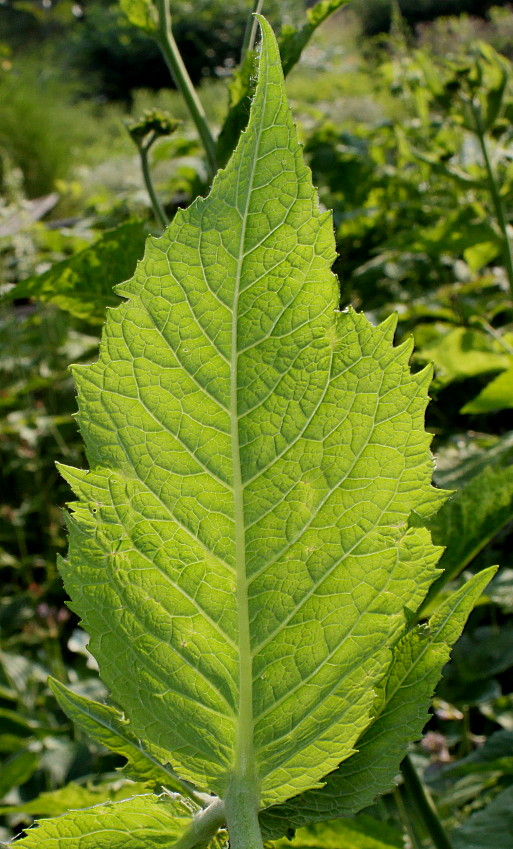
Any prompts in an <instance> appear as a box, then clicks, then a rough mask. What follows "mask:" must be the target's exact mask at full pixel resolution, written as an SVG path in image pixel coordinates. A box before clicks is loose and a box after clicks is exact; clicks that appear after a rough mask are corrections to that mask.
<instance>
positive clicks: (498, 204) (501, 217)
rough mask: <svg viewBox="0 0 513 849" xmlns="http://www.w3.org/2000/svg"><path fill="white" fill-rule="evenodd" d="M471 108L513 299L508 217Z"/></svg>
mask: <svg viewBox="0 0 513 849" xmlns="http://www.w3.org/2000/svg"><path fill="white" fill-rule="evenodd" d="M470 108H471V110H472V115H473V117H474V123H475V128H476V135H477V138H478V141H479V146H480V148H481V153H482V155H483V160H484V165H485V168H486V175H487V178H488V188H489V190H490V195H491V198H492V203H493V207H494V210H495V215H496V218H497V223H498V225H499V228H500V230H501V233H502V238H503V258H504V266H505V268H506V274H507V276H508V282H509V288H510V291H511V297H512V298H513V254H512V250H511V241H510V239H509V236H508V225H507V221H506V215H505V212H504V204H503V203H502V198H501V195H500V191H499V186H498V185H497V180H496V177H495V172H494V170H493V167H492V162H491V159H490V153H489V151H488V145H487V143H486V137H485V132H484V129H483V125H482V123H481V117H480V115H479V112H478V110H477V108H476V106H475V103H474V102H473V101H472V100H471V103H470Z"/></svg>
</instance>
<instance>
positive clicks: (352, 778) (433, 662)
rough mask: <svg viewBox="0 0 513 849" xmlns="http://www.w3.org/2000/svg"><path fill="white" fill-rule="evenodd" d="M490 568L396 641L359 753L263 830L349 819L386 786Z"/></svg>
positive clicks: (274, 832)
mask: <svg viewBox="0 0 513 849" xmlns="http://www.w3.org/2000/svg"><path fill="white" fill-rule="evenodd" d="M494 572H495V568H494V567H492V568H491V569H487V570H485V571H483V572H481V573H480V574H479V575H476V576H474V577H473V578H471V580H470V581H467V583H466V584H464V585H463V586H462V587H460V589H459V590H458V591H457V592H455V593H453V594H452V595H451V596H450V597H449V598H448V599H447V600H446V601H445V602H444V603H443V604H442V605H440V607H439V608H438V610H437V611H435V613H434V614H433V615H432V617H431V619H430V620H429V623H428V626H427V627H426V626H417V627H416V628H414V629H413V630H411V631H409V632H408V633H407V634H406V635H405V636H404V637H403V638H402V639H401V640H400V641H399V642H398V644H397V646H396V647H395V649H394V654H393V662H392V665H391V667H390V670H389V672H388V675H387V677H386V678H385V679H384V680H383V682H382V684H381V686H380V687H379V688H378V692H377V697H376V703H375V706H374V711H373V713H374V721H373V723H372V724H371V725H370V726H369V728H368V729H367V730H366V731H365V733H364V734H363V735H362V737H361V738H360V740H359V742H358V751H357V752H356V753H355V754H354V755H353V756H352V757H351V758H349V759H348V760H347V761H346V762H345V763H343V764H341V766H340V767H339V769H337V770H336V771H335V772H333V773H331V774H330V775H328V776H326V778H325V785H324V787H323V788H322V789H320V790H310V791H309V792H307V793H303V794H301V795H299V796H298V797H297V798H295V799H291V800H289V801H288V802H286V803H285V804H284V805H277V806H275V807H273V808H270V809H269V810H267V811H264V812H263V814H262V815H261V820H262V825H263V828H264V830H265V833H266V834H269V835H270V836H278V835H280V834H283V833H284V832H286V830H287V828H289V827H290V826H301V825H303V824H305V823H311V822H316V821H318V820H323V819H331V818H334V817H340V816H349V815H351V814H354V813H355V812H356V811H359V810H361V809H362V808H364V807H366V806H368V805H370V804H371V803H372V802H373V801H374V799H375V797H376V796H377V795H378V794H379V793H383V792H384V791H385V790H388V789H389V788H390V786H391V785H392V783H393V780H394V777H395V776H396V775H397V773H398V771H399V764H400V762H401V760H402V759H403V757H404V755H405V754H406V749H407V745H408V743H409V742H411V741H413V740H415V739H417V738H418V737H420V735H421V732H422V729H423V727H424V725H425V723H426V720H427V712H428V708H429V706H430V702H431V696H432V694H433V691H434V689H435V686H436V684H437V681H438V679H439V678H440V675H441V674H442V669H443V667H444V665H445V664H446V663H447V660H448V659H449V655H450V651H451V646H452V645H453V643H454V642H455V641H456V640H457V639H458V637H459V635H460V634H461V631H462V630H463V626H464V625H465V622H466V620H467V617H468V615H469V613H470V611H471V609H472V607H473V606H474V604H475V602H476V599H477V598H478V597H479V595H480V594H481V592H482V591H483V589H484V588H485V586H486V585H487V583H488V581H489V580H490V578H491V577H492V575H493V574H494Z"/></svg>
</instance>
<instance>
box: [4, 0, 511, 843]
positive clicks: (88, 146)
mask: <svg viewBox="0 0 513 849" xmlns="http://www.w3.org/2000/svg"><path fill="white" fill-rule="evenodd" d="M225 5H226V4H216V3H215V2H207V0H202V2H201V3H199V4H198V3H195V4H194V5H193V4H189V3H187V2H185V0H184V2H180V3H178V4H177V11H176V28H175V31H176V35H177V38H178V40H179V43H180V45H181V47H182V49H183V51H184V56H185V58H186V61H187V64H188V67H189V69H190V72H191V75H192V76H193V78H194V79H195V80H196V81H200V80H202V83H201V86H200V96H201V98H202V100H203V101H204V103H205V106H206V109H207V114H208V116H209V118H210V120H211V121H212V123H213V125H214V126H215V127H216V128H219V127H220V126H221V124H222V120H223V117H224V113H225V111H226V108H227V104H228V97H227V86H228V84H229V81H230V74H231V72H232V69H233V67H234V66H235V65H236V64H237V63H238V61H239V55H240V44H241V39H242V33H243V31H244V28H245V23H246V15H247V11H248V6H249V4H248V3H247V2H245V0H240V2H236V3H233V4H230V12H229V14H228V15H227V14H226V12H225ZM220 6H222V7H223V11H222V12H221V11H220ZM400 7H401V10H402V12H403V13H404V16H402V15H400V14H399V13H398V9H399V6H398V4H395V5H394V4H387V3H385V2H380V1H379V0H367V2H365V3H364V2H363V0H355V2H354V4H353V10H354V11H353V12H351V11H349V10H344V11H342V12H340V13H339V14H338V16H336V17H333V18H332V19H331V21H330V24H329V25H325V26H324V28H320V29H319V30H318V31H317V33H316V35H315V37H314V39H313V40H312V41H311V42H310V44H309V46H308V48H307V49H306V50H305V52H304V53H303V57H302V60H301V62H300V64H299V65H298V66H297V67H296V68H295V69H294V70H293V71H292V72H291V74H290V76H289V78H288V91H289V96H290V98H291V100H292V102H293V107H294V115H295V118H296V119H298V120H299V122H300V132H301V134H302V138H303V142H304V144H305V153H306V156H307V159H308V161H309V163H310V165H311V168H312V170H313V175H314V182H315V183H316V185H317V186H318V188H319V193H320V197H321V202H322V203H323V204H324V205H325V206H326V207H329V208H333V209H334V221H335V227H336V237H337V246H338V251H339V259H338V260H337V263H336V266H335V270H336V271H337V273H338V275H339V278H340V282H341V304H342V306H346V305H348V304H352V305H354V306H356V307H357V308H359V309H363V310H364V311H365V312H366V313H367V314H368V315H369V316H370V317H371V318H372V319H373V320H381V319H382V318H384V317H385V316H387V315H388V314H389V313H390V312H392V311H394V310H395V311H397V312H398V313H399V329H398V335H399V337H405V336H407V335H410V334H413V336H414V338H415V342H416V353H415V361H416V363H418V366H419V367H420V366H421V365H422V364H424V362H426V361H432V362H434V365H435V380H434V383H433V386H432V391H431V395H432V398H433V400H432V403H431V404H430V406H429V408H428V419H427V423H428V428H429V429H430V430H431V431H432V433H433V435H434V441H433V450H434V452H435V455H436V464H437V467H436V472H435V480H436V483H437V484H438V485H440V486H443V487H446V488H451V489H454V490H455V491H456V494H455V496H454V498H453V499H452V501H450V502H449V503H448V505H447V506H446V507H445V508H443V510H442V512H441V513H440V514H439V516H438V517H436V518H435V520H434V521H433V526H432V532H433V535H434V538H435V541H436V542H437V543H440V544H443V545H445V546H447V550H446V553H445V555H444V558H443V560H442V566H444V568H445V572H444V575H443V576H442V578H441V579H440V582H439V585H438V591H439V595H438V597H437V601H439V600H440V598H443V596H444V593H445V592H446V589H447V588H448V587H451V588H454V587H457V586H459V585H461V584H462V583H463V582H464V581H465V579H466V577H468V575H469V573H475V572H477V571H479V570H481V569H483V568H484V567H486V566H488V565H492V564H495V563H499V564H500V567H501V568H500V570H499V572H498V574H497V577H496V578H495V579H494V581H493V582H492V584H491V586H490V588H489V590H488V591H487V596H486V597H485V598H484V599H483V600H482V603H481V605H480V606H479V607H478V608H477V609H476V610H475V611H474V613H473V614H472V616H471V619H470V622H469V625H468V627H467V630H466V632H465V635H464V637H463V638H462V640H461V641H460V643H459V644H458V646H457V648H456V650H455V651H454V653H453V657H452V660H451V662H450V663H449V664H448V666H447V667H446V671H445V674H444V679H443V681H442V683H441V684H440V686H439V688H438V691H437V694H436V697H435V700H434V703H433V715H432V718H431V720H430V723H429V725H428V727H427V729H426V732H425V736H424V738H423V740H422V742H421V743H420V744H419V745H418V746H417V747H416V749H415V751H414V753H413V755H414V762H415V763H416V765H417V766H418V768H419V770H420V771H421V773H423V775H424V778H425V780H426V782H427V783H428V784H429V786H430V788H431V791H432V793H433V796H434V799H435V801H436V803H437V805H438V807H439V810H440V813H441V816H442V817H443V819H444V821H445V824H446V826H447V828H448V829H449V830H452V829H455V828H457V827H460V828H459V830H458V831H457V832H455V835H456V836H455V837H454V845H455V846H456V847H459V846H468V845H472V846H476V847H480V848H481V847H482V849H486V847H490V849H491V847H496V846H501V847H504V849H508V847H509V846H513V836H512V834H511V829H510V830H509V831H506V832H504V827H505V826H504V823H505V822H506V823H507V819H506V817H505V812H506V811H508V810H510V807H511V793H512V787H511V776H512V774H513V770H512V762H513V675H512V671H513V651H512V649H511V646H512V635H513V634H512V632H513V559H512V553H511V552H512V550H513V546H512V542H513V475H512V469H513V413H512V411H513V303H512V294H513V271H512V268H511V255H510V241H511V225H512V222H513V165H512V155H511V151H512V142H513V132H512V129H511V127H512V122H511V117H512V114H513V82H512V79H513V75H512V66H511V59H512V58H513V10H512V8H511V7H509V6H507V5H505V4H503V5H502V6H500V5H498V4H496V5H495V6H493V7H491V6H490V8H489V10H488V12H487V16H486V18H474V17H472V16H471V13H472V12H474V11H476V9H474V8H473V7H472V6H471V4H470V3H468V4H467V6H465V5H464V4H463V3H459V4H457V6H456V4H455V3H452V4H449V3H448V2H442V0H439V2H435V0H433V2H431V3H424V4H422V9H423V14H422V18H423V21H420V16H419V15H418V9H419V8H420V4H412V3H410V4H408V2H406V0H405V2H402V3H401V4H400ZM412 9H413V11H412ZM264 10H265V12H266V14H268V15H269V16H270V17H271V19H272V20H273V22H274V24H275V25H276V26H279V25H280V23H281V24H282V25H285V26H287V25H292V24H294V23H298V22H299V21H300V20H301V18H302V16H303V15H304V9H303V6H302V4H301V3H300V2H299V0H298V2H296V0H294V2H292V0H291V2H289V3H287V4H274V5H273V4H272V3H269V4H266V6H265V7H264ZM415 10H416V11H415ZM479 11H484V7H483V4H479ZM451 12H454V13H461V14H459V16H458V17H452V18H443V19H442V18H440V17H438V19H436V16H437V15H439V14H447V13H451ZM467 13H468V14H467ZM0 16H2V24H3V26H2V30H1V32H2V35H1V36H0V38H1V39H2V42H1V43H0V175H1V177H0V179H1V197H0V285H1V287H2V294H3V296H4V297H3V302H2V304H1V306H0V329H1V338H2V350H1V355H0V375H1V377H0V407H1V420H0V451H1V455H2V457H1V466H0V468H1V476H2V494H1V496H0V579H1V581H2V585H3V587H4V593H3V598H2V601H1V604H0V628H1V653H0V757H1V759H2V771H1V775H0V798H1V800H2V802H1V803H2V820H1V822H2V830H1V832H0V835H1V837H2V838H4V839H7V838H8V837H10V836H11V835H12V834H16V833H19V832H20V830H21V829H22V828H23V827H24V826H25V825H27V824H29V823H30V821H31V817H32V816H33V815H50V814H58V813H59V812H60V811H61V810H64V809H65V808H67V807H68V806H70V805H72V806H77V807H82V806H84V805H87V804H94V802H95V801H96V800H97V799H103V798H105V790H103V791H102V790H101V787H102V786H103V787H105V785H107V788H108V789H107V792H108V795H109V796H110V797H111V798H116V794H117V793H119V792H120V779H119V776H118V775H117V774H116V771H115V770H116V767H118V766H120V765H121V764H122V763H123V757H122V756H121V755H120V756H116V755H112V754H109V753H107V751H106V750H105V749H104V748H103V747H102V746H101V745H100V744H99V743H94V742H91V740H90V738H88V737H86V736H85V734H83V733H82V731H80V730H77V729H76V728H72V727H71V724H70V723H68V721H67V720H66V719H65V717H64V714H63V713H62V712H61V711H60V709H59V707H58V704H57V702H56V701H55V698H54V696H53V695H52V693H51V692H50V691H49V689H48V687H47V684H46V679H47V675H48V674H49V673H51V674H52V675H53V676H54V677H55V678H57V679H58V680H60V681H62V682H64V683H67V684H71V685H73V686H74V687H75V688H77V690H78V691H79V692H82V693H84V694H88V695H91V696H94V697H96V698H101V697H102V696H103V695H104V692H103V689H102V685H101V684H100V683H99V682H98V679H97V677H96V674H95V669H94V662H93V661H92V659H91V657H90V656H89V655H88V652H87V648H86V643H87V636H86V635H85V634H84V632H83V631H82V630H81V629H80V628H79V627H78V625H77V622H76V620H75V618H74V617H73V615H72V614H70V612H69V611H68V609H67V607H66V606H65V601H64V599H65V596H64V593H63V590H62V585H61V581H60V579H59V578H58V576H57V573H56V568H55V558H56V554H57V553H59V552H61V553H62V552H63V551H64V550H65V546H66V541H65V536H64V531H63V522H62V517H61V514H60V511H59V505H63V504H64V502H65V501H66V500H67V498H68V497H69V494H68V489H67V486H66V485H65V484H64V483H63V482H62V480H61V479H60V478H59V476H58V474H57V473H56V471H55V467H54V463H55V461H56V460H63V459H64V461H65V462H66V463H67V464H69V465H77V466H81V465H83V464H84V459H83V457H82V453H81V452H82V448H81V444H80V441H79V439H78V436H77V431H76V426H75V424H74V421H73V418H72V413H73V411H74V409H75V398H74V390H73V386H72V383H71V379H70V376H69V373H68V372H67V366H68V364H69V362H71V361H74V362H89V361H91V360H94V358H95V355H96V348H97V341H98V332H99V325H98V321H99V320H100V319H101V317H102V315H103V312H104V310H105V308H106V307H107V306H108V305H109V303H113V302H114V300H113V299H115V296H113V294H112V285H113V284H114V283H116V282H118V281H121V280H123V279H125V278H126V277H127V276H128V274H129V270H128V271H127V263H128V264H133V263H135V258H136V257H137V255H138V252H139V254H140V253H141V252H142V242H143V237H144V235H145V234H146V233H147V232H150V231H156V229H157V228H156V225H155V222H154V220H153V218H152V213H151V207H150V203H149V200H148V198H147V195H146V192H145V189H144V185H143V183H142V180H141V177H140V175H139V171H138V162H137V154H136V151H135V148H134V147H133V144H132V142H131V141H130V139H129V137H128V134H127V133H126V130H125V128H124V126H123V122H124V120H126V119H127V118H130V117H132V118H138V117H139V115H140V113H141V112H142V111H143V110H144V109H158V110H162V109H168V110H170V111H171V112H172V114H173V116H174V117H176V118H178V119H181V120H182V122H183V123H182V124H181V126H180V128H179V129H178V130H177V131H176V132H175V133H174V134H173V135H172V136H170V137H166V138H162V139H161V140H159V141H158V142H157V143H156V144H155V146H154V148H153V149H152V168H153V174H154V180H155V184H156V187H157V191H158V193H159V196H160V198H161V200H162V202H163V204H164V206H165V208H166V212H167V214H168V215H169V216H172V215H173V213H174V211H175V210H176V208H177V207H178V206H182V205H186V204H188V203H189V202H190V201H191V199H193V198H194V197H195V196H196V195H197V194H198V193H203V192H204V191H205V187H206V180H207V177H206V169H205V165H204V162H203V158H202V154H201V150H200V147H199V145H198V142H197V139H196V136H195V133H194V130H193V128H192V126H191V125H190V123H189V121H188V116H187V112H186V110H185V108H184V106H183V103H182V102H181V100H180V98H179V95H178V93H177V92H176V91H174V90H172V89H171V88H170V81H169V76H168V73H167V70H166V69H165V66H163V65H162V64H160V60H159V58H158V55H157V54H156V53H151V51H152V50H154V48H153V43H152V42H151V41H148V39H147V38H146V36H144V35H143V34H140V33H139V31H137V30H135V29H134V28H133V27H131V26H130V25H129V24H128V23H127V22H126V20H125V19H124V18H123V17H122V16H121V13H120V12H119V11H118V9H117V7H116V6H115V5H114V4H110V3H84V4H83V5H81V6H79V5H78V4H72V3H71V2H69V3H68V2H67V0H60V2H59V3H57V4H55V6H53V7H49V8H47V9H45V8H44V7H43V6H40V5H39V4H38V3H32V2H30V3H29V2H27V3H22V2H18V3H10V4H7V5H6V6H0ZM431 18H432V19H433V20H431V21H429V19H431ZM378 21H382V23H379V24H378ZM390 21H391V29H390V32H388V33H387V34H383V33H382V34H381V35H380V36H377V37H375V38H371V37H370V36H369V33H370V32H372V31H377V30H378V29H386V27H387V25H388V22H390ZM366 33H367V34H366ZM142 57H144V61H142ZM93 65H94V68H95V72H94V73H91V72H90V70H91V67H93ZM471 107H472V108H471ZM49 116H51V120H50V119H49ZM127 234H128V235H130V256H129V257H128V258H127V252H126V249H125V248H124V247H123V245H126V238H127ZM124 240H125V241H124ZM13 284H19V286H20V288H19V289H13V288H12V287H13ZM84 286H85V287H86V290H87V291H84V290H83V288H82V289H81V287H84ZM92 293H94V297H91V295H92ZM77 305H78V307H77ZM429 610H430V606H429V604H428V606H427V608H426V612H429ZM70 782H72V784H71V785H69V783H70ZM66 785H69V786H68V787H67V789H66V790H62V789H60V788H63V787H65V786H66ZM99 788H100V789H99ZM40 793H43V796H40V797H39V800H38V801H37V802H36V801H35V799H36V797H38V796H39V794H40ZM45 794H46V795H45ZM376 820H378V821H379V822H378V824H377V825H376ZM501 823H502V826H501ZM500 827H502V828H503V832H502V833H500V832H498V831H496V830H495V831H494V829H497V828H500ZM506 827H507V826H506ZM322 828H324V830H322ZM319 829H321V830H322V833H321V832H320V831H319ZM404 830H406V834H407V840H409V841H410V845H422V844H423V841H426V839H427V837H426V834H425V832H424V830H423V825H422V823H421V821H420V819H419V818H418V816H417V813H416V810H415V807H414V805H413V804H412V801H411V799H410V798H409V797H408V794H407V792H406V790H405V789H404V787H402V786H399V788H398V789H396V790H395V791H393V792H392V793H390V794H388V795H386V796H385V797H383V798H382V799H381V800H380V801H379V802H378V803H376V804H375V805H374V806H373V807H372V809H369V810H368V811H367V812H365V814H364V815H363V816H362V817H359V818H357V819H356V820H355V821H354V822H352V823H339V824H337V825H334V826H333V828H332V829H331V831H330V829H326V828H325V827H320V826H319V827H317V830H315V829H314V830H312V831H310V832H308V833H303V832H300V833H298V837H297V838H296V845H297V846H311V847H314V846H321V845H322V846H329V845H332V846H337V847H342V846H344V847H345V846H347V847H353V846H364V847H369V849H370V847H373V846H374V847H379V846H381V847H383V846H401V845H402V836H401V835H402V832H403V831H404ZM362 835H363V837H362ZM466 835H467V837H466ZM372 840H373V841H374V842H372ZM471 840H472V841H473V842H472V843H471V844H470V841H471ZM415 841H416V843H415ZM508 841H509V842H508ZM426 845H428V844H427V843H426Z"/></svg>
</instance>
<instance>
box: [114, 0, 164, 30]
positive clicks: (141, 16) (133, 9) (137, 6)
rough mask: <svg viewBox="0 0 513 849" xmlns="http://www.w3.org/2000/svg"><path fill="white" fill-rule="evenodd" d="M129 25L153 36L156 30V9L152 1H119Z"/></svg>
mask: <svg viewBox="0 0 513 849" xmlns="http://www.w3.org/2000/svg"><path fill="white" fill-rule="evenodd" d="M119 5H120V6H121V8H122V10H123V12H124V13H125V15H126V16H127V18H128V20H129V21H130V23H131V24H133V25H134V26H136V27H139V28H140V29H143V30H144V31H145V32H147V33H150V35H153V34H154V33H156V32H157V29H158V13H157V7H156V5H155V3H154V2H153V0H119Z"/></svg>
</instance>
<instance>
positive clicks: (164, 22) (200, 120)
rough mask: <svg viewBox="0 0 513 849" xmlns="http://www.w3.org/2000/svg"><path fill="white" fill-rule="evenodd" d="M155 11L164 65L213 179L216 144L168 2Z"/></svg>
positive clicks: (159, 0) (159, 1)
mask: <svg viewBox="0 0 513 849" xmlns="http://www.w3.org/2000/svg"><path fill="white" fill-rule="evenodd" d="M157 9H158V15H159V32H158V37H157V41H158V43H159V46H160V49H161V50H162V53H163V55H164V59H165V60H166V64H167V66H168V68H169V70H170V72H171V76H172V77H173V80H174V82H175V85H176V87H177V88H178V90H179V92H180V94H181V95H182V97H183V99H184V100H185V102H186V104H187V108H188V109H189V112H190V114H191V118H192V120H193V121H194V123H195V124H196V129H197V131H198V133H199V136H200V138H201V141H202V143H203V147H204V148H205V153H206V154H207V163H208V170H209V174H210V177H211V178H213V177H214V175H215V173H216V171H217V157H216V143H215V141H214V137H213V135H212V133H211V132H210V127H209V126H208V122H207V116H206V115H205V110H204V109H203V106H202V104H201V101H200V99H199V97H198V95H197V94H196V89H195V88H194V86H193V84H192V82H191V78H190V77H189V74H188V73H187V68H186V67H185V65H184V62H183V59H182V57H181V54H180V51H179V50H178V45H177V43H176V41H175V37H174V35H173V30H172V28H171V12H170V10H169V0H157Z"/></svg>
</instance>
